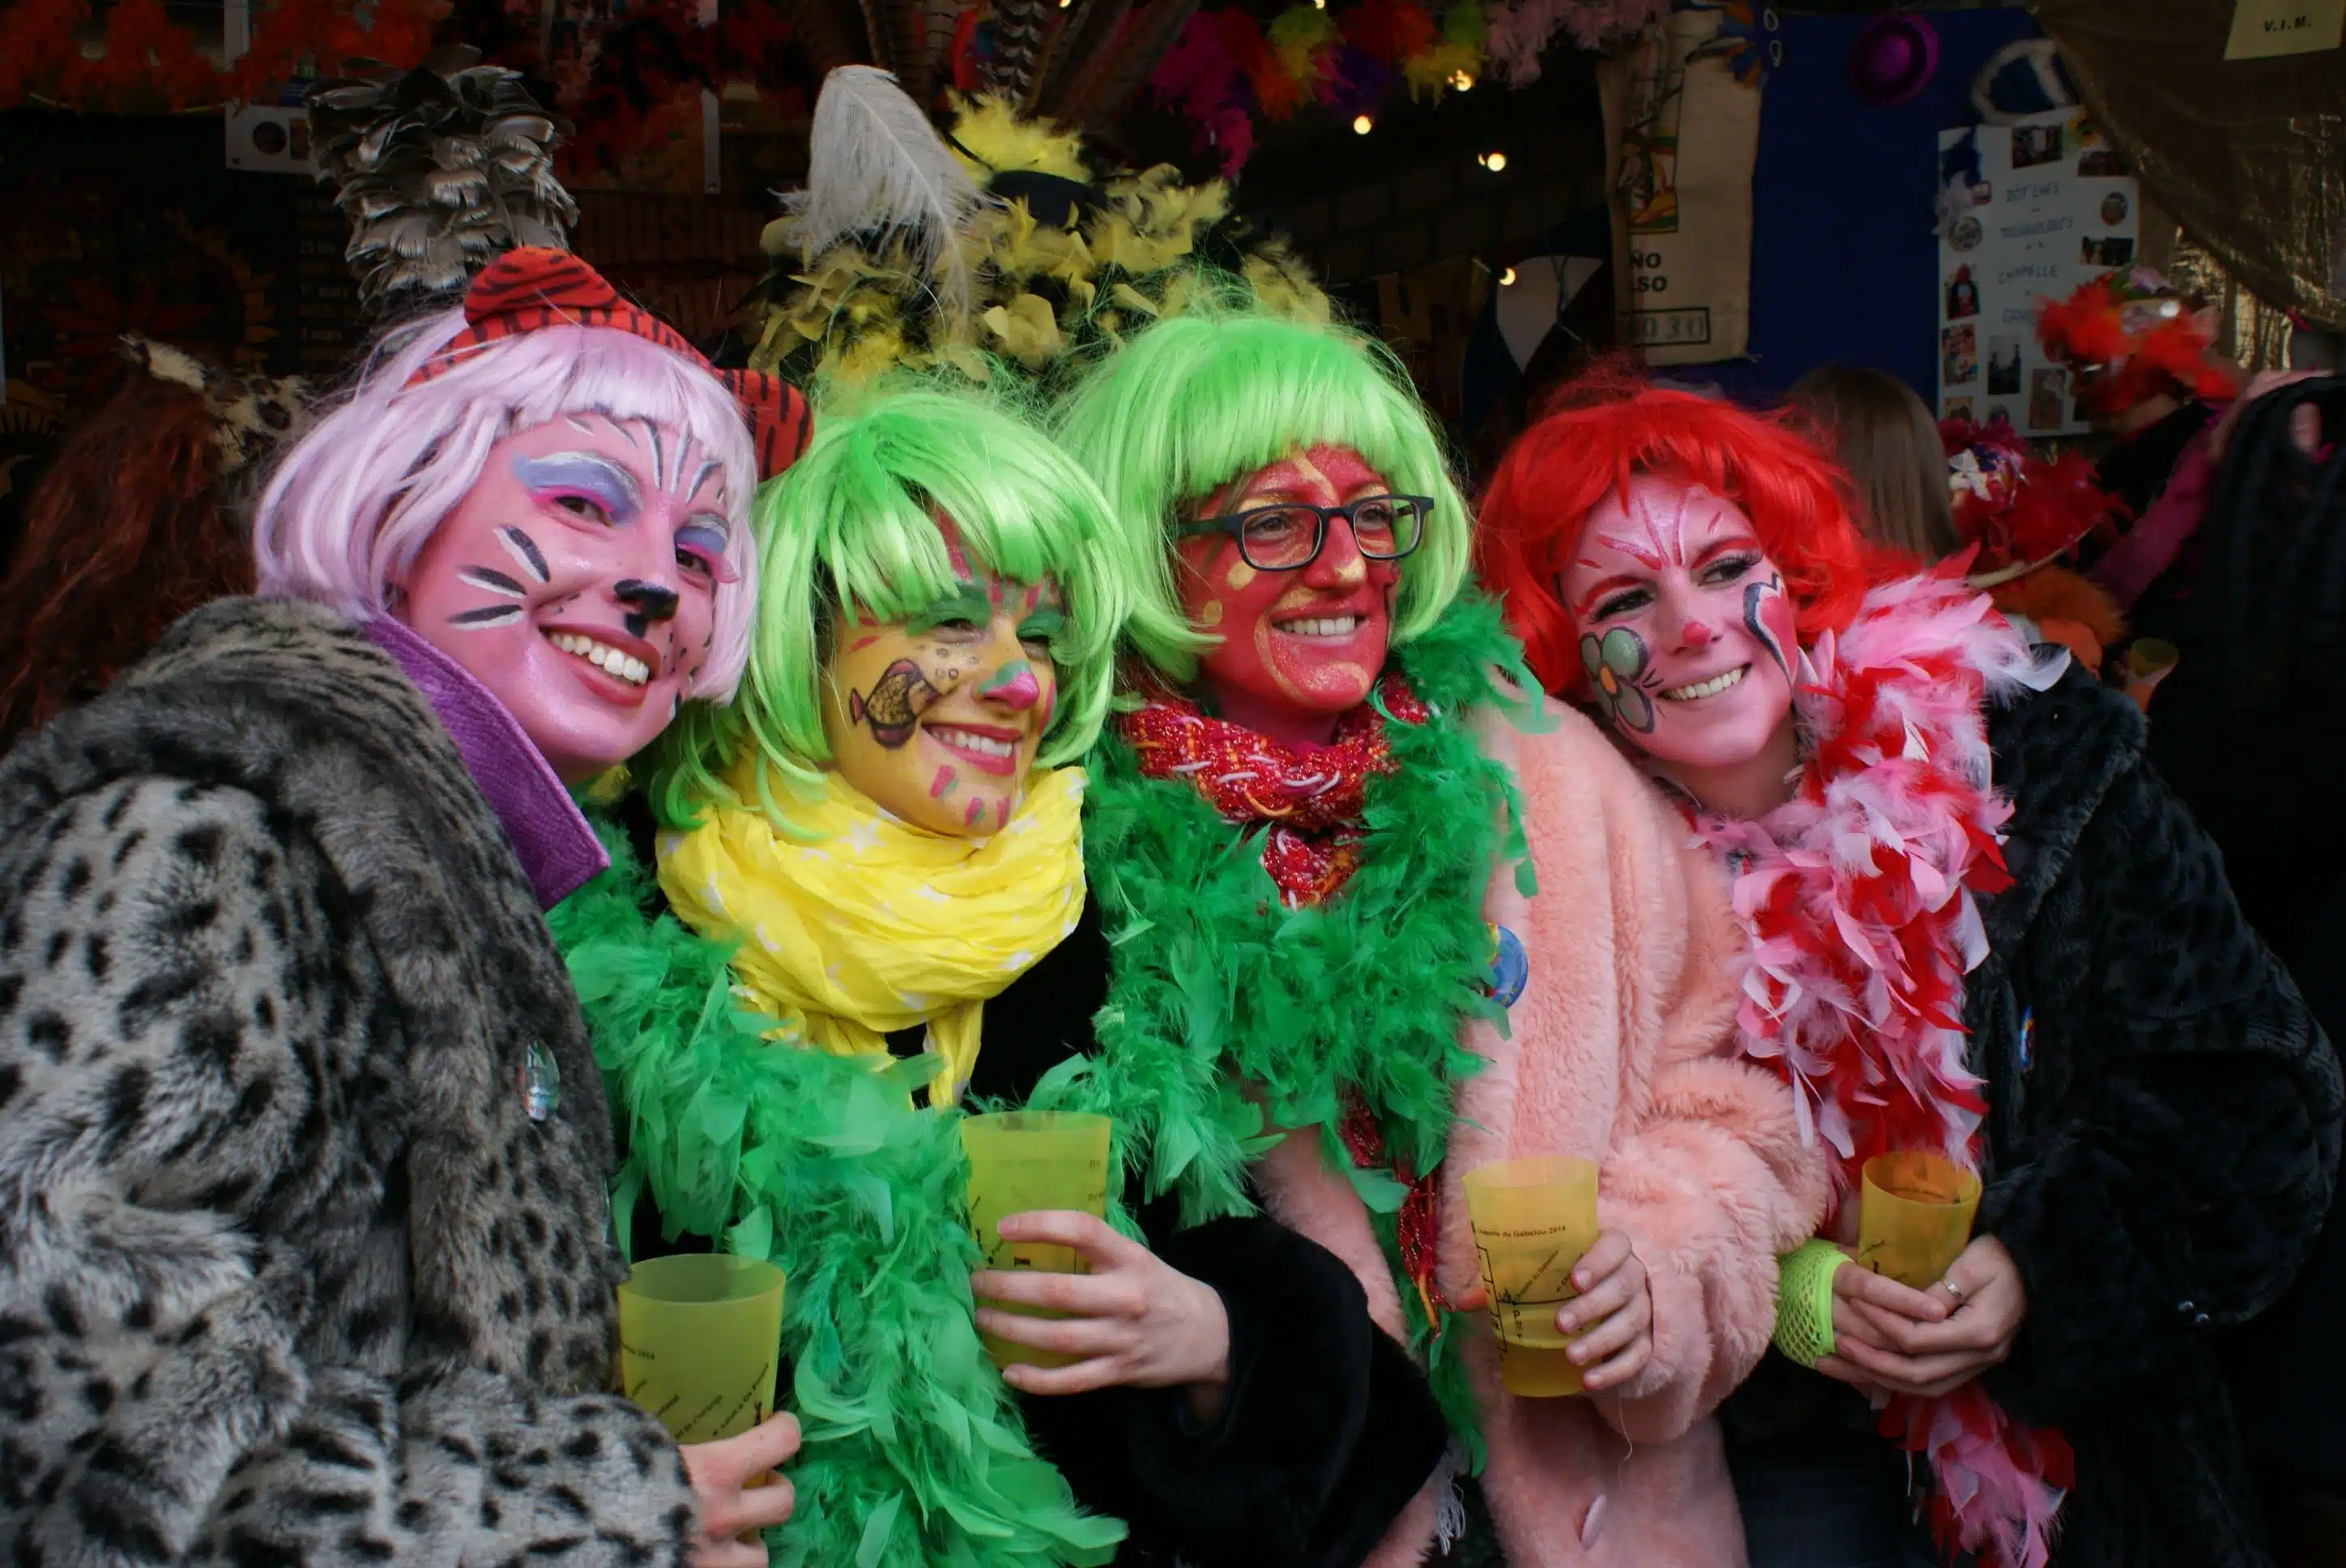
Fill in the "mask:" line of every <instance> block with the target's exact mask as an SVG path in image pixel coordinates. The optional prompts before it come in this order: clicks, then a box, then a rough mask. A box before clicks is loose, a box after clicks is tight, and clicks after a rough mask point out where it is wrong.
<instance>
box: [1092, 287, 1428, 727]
mask: <svg viewBox="0 0 2346 1568" xmlns="http://www.w3.org/2000/svg"><path fill="white" fill-rule="evenodd" d="M1056 423H1057V428H1058V433H1059V439H1060V443H1061V444H1062V445H1064V446H1065V447H1066V449H1067V451H1068V452H1069V453H1071V454H1072V455H1073V456H1074V457H1075V458H1076V461H1077V462H1078V463H1082V464H1083V465H1084V467H1085V468H1086V470H1087V471H1088V472H1089V473H1091V475H1092V477H1093V478H1095V479H1096V480H1097V481H1099V484H1100V488H1101V489H1102V490H1104V491H1106V492H1107V499H1108V504H1109V507H1110V508H1111V510H1112V511H1113V513H1114V514H1115V517H1116V523H1117V528H1118V530H1119V531H1120V533H1121V535H1122V536H1123V545H1122V549H1123V552H1124V554H1125V556H1126V559H1127V561H1128V562H1129V563H1130V567H1129V569H1130V572H1131V575H1132V576H1133V578H1134V581H1135V583H1136V585H1137V588H1136V591H1137V602H1136V603H1135V605H1134V606H1133V611H1132V619H1131V622H1130V624H1129V625H1128V626H1127V628H1126V633H1125V635H1126V638H1127V641H1128V642H1129V643H1130V645H1131V647H1133V649H1134V650H1135V651H1136V652H1137V653H1138V654H1139V655H1140V656H1141V657H1143V658H1146V659H1147V660H1148V662H1149V663H1150V664H1151V665H1154V666H1155V667H1157V668H1158V669H1159V670H1161V671H1163V672H1164V673H1165V674H1166V675H1168V676H1169V677H1172V678H1174V679H1175V680H1177V681H1180V682H1184V683H1186V682H1188V680H1189V679H1190V678H1191V677H1194V676H1195V675H1196V673H1197V661H1198V655H1199V653H1200V652H1202V651H1204V650H1205V649H1207V648H1209V647H1212V646H1213V639H1212V638H1210V637H1209V636H1205V635H1202V634H1200V633H1199V632H1198V631H1196V630H1195V629H1194V628H1192V627H1191V626H1190V625H1189V623H1188V617H1186V616H1183V615H1182V613H1181V607H1180V600H1179V598H1178V596H1177V595H1176V593H1175V590H1174V582H1173V555H1172V551H1171V548H1170V544H1171V537H1172V535H1171V527H1172V524H1174V523H1176V522H1177V521H1179V520H1181V519H1183V518H1184V517H1185V516H1187V515H1188V513H1189V511H1190V510H1191V509H1192V508H1194V507H1195V506H1196V505H1197V504H1199V502H1200V501H1202V500H1203V499H1204V498H1205V497H1207V496H1208V495H1210V494H1213V493H1214V491H1216V490H1218V489H1219V488H1220V487H1221V486H1222V485H1224V484H1228V483H1229V481H1230V480H1232V479H1236V478H1239V477H1240V476H1241V475H1244V474H1248V473H1253V472H1254V471H1255V470H1257V469H1259V468H1261V467H1263V466H1265V465H1266V464H1269V463H1274V462H1277V461H1278V460H1279V459H1280V458H1282V457H1285V456H1287V455H1288V454H1290V453H1294V452H1299V451H1304V450H1308V449H1310V448H1311V447H1315V446H1342V447H1350V448H1352V450H1353V451H1355V452H1357V453H1360V454H1361V456H1362V457H1363V458H1364V459H1366V460H1367V461H1368V463H1369V464H1370V465H1371V466H1372V467H1373V468H1374V469H1376V471H1377V472H1378V473H1381V474H1382V475H1383V476H1384V477H1385V479H1386V480H1387V482H1388V483H1390V484H1392V488H1393V490H1394V492H1395V493H1396V494H1404V495H1430V496H1432V497H1433V514H1432V515H1430V516H1429V517H1428V518H1427V519H1426V524H1425V536H1424V538H1423V541H1422V542H1421V543H1420V544H1419V545H1418V547H1417V549H1416V550H1415V551H1414V552H1413V553H1412V554H1411V555H1409V556H1408V557H1407V558H1405V559H1404V560H1403V562H1402V564H1401V586H1400V589H1399V591H1398V594H1397V596H1396V598H1395V601H1394V606H1393V641H1394V642H1395V643H1396V644H1399V643H1406V642H1408V641H1410V640H1411V639H1412V638H1413V637H1416V636H1421V635H1423V633H1424V632H1425V631H1426V630H1427V629H1428V628H1429V627H1431V626H1433V623H1434V622H1435V620H1436V619H1438V618H1439V617H1440V616H1441V615H1442V612H1443V610H1445V609H1447V608H1448V607H1449V606H1450V602H1451V600H1452V599H1454V597H1456V596H1457V594H1458V591H1459V589H1460V587H1461V586H1463V585H1464V583H1465V580H1466V575H1467V570H1468V565H1469V531H1470V525H1469V523H1468V521H1467V515H1466V504H1465V500H1464V497H1463V496H1462V495H1461V494H1459V490H1458V485H1457V482H1456V481H1455V480H1454V479H1453V478H1452V476H1451V473H1450V466H1449V464H1448V463H1447V462H1446V461H1445V460H1444V458H1443V446H1442V442H1441V439H1440V438H1439V437H1438V436H1437V435H1436V434H1435V433H1434V428H1433V423H1432V422H1431V421H1430V420H1429V419H1428V418H1427V416H1426V412H1425V410H1424V408H1423V406H1422V405H1421V404H1420V403H1419V402H1418V401H1417V394H1416V393H1415V392H1413V390H1412V389H1411V387H1410V384H1409V379H1408V377H1407V375H1406V374H1405V373H1404V372H1403V370H1402V368H1401V365H1400V363H1399V361H1396V360H1395V359H1394V358H1393V357H1392V354H1391V353H1390V352H1389V351H1387V350H1386V349H1385V348H1384V347H1383V345H1382V344H1380V343H1377V342H1375V341H1372V340H1371V339H1369V338H1366V337H1364V336H1362V335H1361V334H1360V333H1358V332H1355V331H1351V330H1349V329H1347V328H1344V327H1341V326H1334V325H1320V324H1314V323H1311V322H1307V321H1291V320H1286V319H1281V318H1276V317H1272V316H1269V315H1265V314H1263V313H1261V311H1260V310H1259V309H1249V308H1246V307H1245V306H1243V305H1242V304H1239V303H1237V302H1231V303H1226V304H1223V305H1220V306H1219V307H1216V308H1201V307H1199V306H1193V307H1192V308H1191V313H1189V314H1188V315H1183V316H1177V317H1174V318H1173V319H1171V320H1169V321H1161V322H1158V324H1157V325H1155V326H1153V327H1150V328H1148V330H1147V331H1143V332H1141V333H1140V334H1138V335H1137V337H1135V338H1133V339H1132V341H1129V342H1128V343H1127V344H1125V345H1124V347H1122V348H1120V349H1118V350H1117V351H1115V352H1114V353H1112V354H1110V355H1109V356H1108V357H1107V359H1105V360H1104V361H1101V362H1100V364H1099V365H1098V366H1097V367H1096V368H1095V369H1094V370H1092V371H1091V372H1089V373H1088V374H1087V375H1086V377H1085V378H1084V379H1083V380H1082V381H1081V382H1078V383H1077V384H1076V388H1075V389H1074V390H1073V391H1072V392H1069V393H1068V394H1067V396H1066V399H1065V400H1064V401H1063V402H1062V403H1061V404H1060V406H1059V409H1058V412H1057V421H1056Z"/></svg>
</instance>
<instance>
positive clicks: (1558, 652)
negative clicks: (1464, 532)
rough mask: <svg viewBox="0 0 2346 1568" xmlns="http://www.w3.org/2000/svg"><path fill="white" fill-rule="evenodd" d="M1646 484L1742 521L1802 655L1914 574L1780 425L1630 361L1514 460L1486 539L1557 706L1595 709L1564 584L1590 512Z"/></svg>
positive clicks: (1528, 649) (1515, 450)
mask: <svg viewBox="0 0 2346 1568" xmlns="http://www.w3.org/2000/svg"><path fill="white" fill-rule="evenodd" d="M1638 473H1654V474H1661V475H1665V476H1669V477H1674V478H1678V479H1682V480H1684V481H1686V482H1688V483H1689V484H1699V485H1701V486H1703V487H1704V488H1705V489H1707V490H1710V491H1713V492H1715V493H1716V494H1720V495H1724V496H1726V497H1727V498H1728V499H1729V500H1730V501H1733V502H1734V503H1735V504H1737V505H1739V506H1740V507H1742V508H1743V510H1744V511H1745V513H1747V514H1749V516H1750V518H1751V522H1752V524H1753V526H1754V527H1755V528H1756V529H1757V530H1758V531H1759V535H1760V543H1761V544H1762V545H1765V546H1766V547H1767V551H1768V554H1769V555H1770V558H1772V559H1773V560H1774V561H1775V563H1776V565H1777V566H1778V567H1779V568H1780V570H1781V571H1782V572H1783V574H1784V583H1785V586H1786V587H1787V588H1788V589H1789V590H1790V595H1791V598H1792V603H1793V606H1794V608H1795V610H1796V612H1797V620H1798V626H1799V629H1800V641H1801V643H1802V644H1803V645H1806V644H1807V643H1808V642H1810V641H1811V639H1812V638H1814V637H1815V636H1817V634H1818V633H1820V632H1823V631H1827V630H1831V631H1839V630H1841V628H1842V627H1844V626H1848V625H1849V623H1850V620H1851V617H1853V616H1855V615H1856V614H1857V606H1858V600H1859V599H1860V598H1861V597H1862V596H1863V595H1864V593H1865V590H1866V587H1867V585H1869V583H1870V582H1871V581H1872V576H1873V575H1875V574H1876V573H1877V572H1879V573H1880V575H1897V573H1898V572H1900V571H1911V570H1913V569H1914V567H1913V563H1912V562H1908V561H1905V560H1903V559H1902V558H1897V559H1896V560H1895V561H1894V562H1893V560H1892V557H1890V556H1888V555H1884V554H1883V553H1882V552H1880V551H1878V550H1874V549H1872V548H1870V547H1869V546H1867V545H1865V544H1864V543H1863V541H1862V538H1861V536H1860V535H1859V533H1858V530H1857V525H1856V524H1855V523H1853V522H1852V521H1851V518H1850V514H1849V508H1848V507H1847V505H1846V504H1844V503H1843V501H1842V499H1841V485H1840V483H1839V475H1838V474H1837V473H1836V472H1835V471H1834V469H1833V467H1832V464H1831V463H1829V462H1828V461H1827V460H1826V459H1825V457H1824V455H1823V454H1822V453H1820V452H1819V451H1818V450H1817V449H1816V448H1815V447H1813V446H1811V445H1810V444H1809V443H1807V442H1806V441H1804V440H1802V439H1801V438H1800V436H1799V435H1797V434H1795V433H1793V432H1792V430H1791V429H1790V427H1789V426H1787V425H1786V424H1785V423H1784V422H1783V421H1782V420H1781V419H1780V418H1779V417H1776V416H1772V415H1760V414H1754V413H1749V412H1745V411H1744V410H1742V409H1739V408H1737V407H1735V406H1734V405H1733V404H1731V403H1728V402H1719V401H1716V400H1714V399H1710V398H1706V397H1698V396H1696V395H1695V394H1694V393H1692V392H1667V391H1663V390H1660V389H1658V388H1656V387H1654V386H1652V385H1651V384H1649V383H1648V382H1647V381H1646V380H1645V378H1644V375H1643V372H1640V371H1639V370H1638V369H1637V367H1636V366H1635V365H1634V364H1632V363H1630V362H1628V361H1621V360H1616V361H1608V362H1606V363H1602V364H1600V365H1598V366H1596V367H1594V368H1593V369H1592V370H1591V371H1590V372H1588V373H1586V374H1585V375H1583V376H1582V377H1581V378H1579V379H1578V380H1577V381H1576V382H1572V383H1571V384H1569V385H1567V386H1566V388H1564V389H1563V391H1562V392H1559V393H1558V394H1557V395H1556V398H1554V399H1553V400H1552V401H1550V402H1548V403H1547V405H1546V407H1545V411H1544V412H1543V413H1542V415H1541V417H1540V418H1539V419H1538V420H1537V421H1535V423H1533V424H1532V426H1531V428H1530V429H1528V430H1526V431H1525V432H1524V433H1523V434H1522V435H1520V436H1518V437H1517V438H1516V439H1515V444H1514V445H1513V446H1511V447H1509V448H1508V449H1507V454H1506V456H1505V457H1504V458H1502V459H1501V460H1500V462H1499V466H1498V469H1497V471H1496V472H1495V473H1493V474H1492V476H1491V483H1490V485H1489V487H1488V488H1487V489H1485V490H1484V493H1483V500H1482V505H1481V507H1480V509H1479V514H1478V521H1477V523H1476V526H1475V551H1474V554H1475V570H1476V572H1477V574H1478V575H1480V576H1481V578H1482V580H1483V584H1484V586H1485V587H1487V588H1488V589H1489V590H1490V591H1491V592H1492V593H1494V594H1496V595H1497V596H1499V598H1500V600H1501V603H1502V604H1503V605H1504V606H1505V611H1506V616H1507V625H1508V626H1509V627H1510V628H1512V629H1513V630H1514V632H1515V636H1518V637H1520V638H1521V639H1523V644H1524V651H1525V655H1526V657H1528V659H1529V661H1530V664H1531V667H1532V673H1533V674H1535V675H1536V676H1538V677H1539V679H1540V684H1541V685H1542V686H1545V687H1547V689H1548V690H1550V691H1551V692H1554V693H1555V694H1556V695H1557V696H1558V697H1566V698H1570V699H1574V700H1580V699H1584V698H1586V695H1587V690H1586V687H1587V676H1586V672H1585V671H1584V670H1583V668H1582V667H1581V661H1580V655H1579V651H1578V650H1579V641H1580V628H1579V626H1577V625H1576V623H1575V622H1574V620H1573V617H1572V612H1571V610H1570V609H1569V608H1567V607H1566V605H1565V603H1564V599H1563V596H1561V595H1560V594H1558V593H1557V592H1556V579H1557V578H1558V577H1559V576H1560V575H1562V574H1563V571H1564V568H1565V566H1566V565H1567V564H1568V563H1569V562H1570V560H1571V558H1572V554H1573V552H1574V551H1575V550H1576V549H1578V548H1579V545H1580V535H1581V531H1582V529H1583V528H1584V527H1585V526H1586V523H1587V521H1588V514H1589V513H1590V512H1592V511H1593V510H1595V509H1596V505H1597V504H1598V503H1599V502H1601V501H1602V500H1604V498H1605V494H1606V492H1607V491H1608V490H1610V491H1614V492H1617V493H1626V492H1627V489H1628V485H1629V480H1630V477H1631V476H1632V475H1633V474H1638Z"/></svg>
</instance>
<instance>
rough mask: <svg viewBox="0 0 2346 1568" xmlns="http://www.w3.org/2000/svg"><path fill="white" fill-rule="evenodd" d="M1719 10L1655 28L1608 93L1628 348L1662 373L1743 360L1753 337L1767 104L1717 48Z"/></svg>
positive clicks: (1682, 15)
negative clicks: (1759, 173) (1755, 183)
mask: <svg viewBox="0 0 2346 1568" xmlns="http://www.w3.org/2000/svg"><path fill="white" fill-rule="evenodd" d="M1722 19H1723V18H1722V16H1721V14H1720V12H1719V10H1717V9H1714V8H1709V7H1702V8H1696V9H1690V10H1685V11H1680V12H1678V13H1676V14H1675V15H1672V16H1671V17H1670V18H1669V19H1668V21H1666V22H1662V23H1659V24H1657V25H1655V26H1654V27H1652V28H1650V29H1648V30H1647V33H1646V34H1645V36H1643V37H1641V38H1640V39H1639V40H1638V42H1637V46H1636V47H1635V48H1634V49H1632V50H1631V51H1630V52H1629V53H1628V55H1627V56H1626V57H1625V58H1624V59H1623V60H1622V61H1621V62H1620V63H1619V64H1618V65H1617V66H1615V65H1613V64H1612V63H1610V62H1608V67H1609V70H1610V72H1611V74H1612V76H1613V79H1614V82H1615V84H1616V85H1615V86H1614V87H1611V88H1609V89H1608V90H1607V92H1606V105H1605V107H1606V119H1607V141H1608V142H1610V143H1614V144H1615V145H1617V148H1618V151H1619V170H1620V172H1619V176H1618V178H1617V182H1616V187H1615V205H1614V224H1615V229H1616V232H1617V233H1619V234H1621V235H1623V236H1624V237H1625V238H1626V241H1627V257H1628V266H1627V270H1626V271H1625V272H1624V273H1623V274H1622V275H1621V278H1620V280H1619V282H1618V284H1617V288H1618V290H1619V291H1620V305H1621V310H1622V312H1623V316H1624V320H1625V323H1626V325H1625V330H1624V331H1623V333H1622V337H1623V339H1624V340H1625V341H1628V342H1633V343H1636V344H1637V345H1639V346H1640V348H1642V349H1643V351H1644V352H1645V357H1646V361H1647V363H1649V364H1655V365H1688V364H1708V363H1710V362H1712V361H1718V360H1727V359H1733V358H1735V357H1736V356H1737V355H1739V354H1740V353H1742V352H1743V351H1744V346H1745V343H1746V341H1747V340H1748V338H1749V332H1750V321H1751V310H1750V280H1751V170H1752V165H1753V161H1754V159H1755V158H1757V156H1758V154H1759V149H1760V100H1761V93H1760V88H1759V87H1758V85H1757V83H1756V81H1755V82H1753V83H1751V84H1749V85H1747V84H1746V83H1745V82H1743V81H1741V80H1739V79H1738V78H1737V76H1735V74H1734V68H1733V65H1732V63H1731V56H1727V55H1723V54H1721V53H1719V52H1718V51H1716V50H1713V49H1712V48H1711V47H1710V45H1711V44H1712V43H1713V42H1714V41H1715V39H1716V37H1717V36H1718V32H1719V25H1720V23H1721V21H1722Z"/></svg>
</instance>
